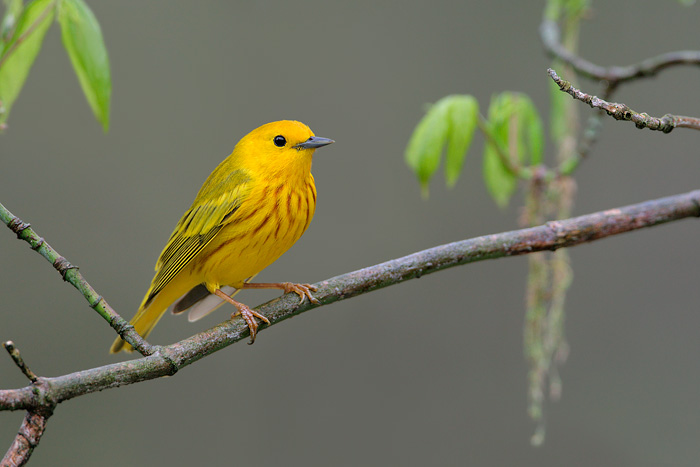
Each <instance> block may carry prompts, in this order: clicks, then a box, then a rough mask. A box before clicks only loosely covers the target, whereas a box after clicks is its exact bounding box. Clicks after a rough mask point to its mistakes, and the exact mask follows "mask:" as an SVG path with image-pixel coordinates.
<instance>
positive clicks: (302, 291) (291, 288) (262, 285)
mask: <svg viewBox="0 0 700 467" xmlns="http://www.w3.org/2000/svg"><path fill="white" fill-rule="evenodd" d="M236 288H237V289H282V290H284V293H289V292H294V293H295V294H297V295H299V297H300V298H301V300H299V303H302V302H303V301H304V298H305V297H306V298H308V299H309V301H310V302H311V303H316V304H318V303H320V302H319V301H318V300H316V298H314V296H313V295H311V292H316V290H318V289H317V288H316V287H315V286H313V285H311V284H294V283H292V282H254V283H250V282H244V283H243V285H242V286H241V287H236Z"/></svg>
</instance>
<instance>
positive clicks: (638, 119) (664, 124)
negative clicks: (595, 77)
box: [547, 68, 700, 133]
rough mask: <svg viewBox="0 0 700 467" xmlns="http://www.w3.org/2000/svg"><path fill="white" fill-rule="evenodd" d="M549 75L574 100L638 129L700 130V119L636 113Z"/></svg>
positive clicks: (555, 75) (554, 74)
mask: <svg viewBox="0 0 700 467" xmlns="http://www.w3.org/2000/svg"><path fill="white" fill-rule="evenodd" d="M547 74H549V76H550V78H552V80H553V81H554V82H555V83H557V86H559V89H561V90H562V91H564V92H565V93H567V94H569V95H570V96H571V97H573V98H574V99H576V100H579V101H581V102H585V103H586V104H588V105H589V106H591V107H592V108H594V109H601V110H604V111H605V112H606V113H607V114H608V115H610V116H611V117H612V118H614V119H615V120H627V121H631V122H634V124H635V125H636V126H637V128H649V129H650V130H657V131H662V132H664V133H670V132H671V131H672V130H673V129H674V128H691V129H693V130H700V118H696V117H684V116H682V115H671V114H666V115H664V116H663V117H661V118H657V117H652V116H651V115H649V114H646V113H639V112H635V111H634V110H632V109H630V108H629V107H628V106H627V105H626V104H618V103H615V102H608V101H606V100H604V99H601V98H600V97H596V96H594V95H592V94H586V93H585V92H583V91H581V90H579V89H577V88H575V87H574V86H573V85H572V84H571V83H570V82H568V81H566V80H564V79H561V78H560V77H559V75H557V72H556V71H554V70H552V69H551V68H548V69H547Z"/></svg>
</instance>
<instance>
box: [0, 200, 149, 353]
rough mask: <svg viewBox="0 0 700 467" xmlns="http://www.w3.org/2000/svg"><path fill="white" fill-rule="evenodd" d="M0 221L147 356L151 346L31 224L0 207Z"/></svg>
mask: <svg viewBox="0 0 700 467" xmlns="http://www.w3.org/2000/svg"><path fill="white" fill-rule="evenodd" d="M0 220H1V221H2V222H4V223H5V225H7V227H8V228H9V229H10V230H12V231H13V232H14V233H15V234H17V238H18V239H20V240H24V241H25V242H27V243H29V245H30V246H31V248H32V250H34V251H36V252H37V253H39V254H40V255H41V256H43V257H44V258H45V259H46V260H47V261H48V262H49V263H51V264H52V265H53V267H54V269H56V271H58V273H59V274H61V277H63V280H64V281H66V282H68V283H70V284H71V285H72V286H73V287H75V288H76V289H78V291H79V292H80V293H82V294H83V296H84V297H85V299H86V300H87V301H88V303H89V304H90V308H92V309H94V310H95V311H96V312H97V313H98V314H99V315H100V316H102V317H103V318H104V319H105V320H106V321H107V322H108V323H109V325H110V326H112V327H113V328H114V329H115V330H116V331H117V333H119V335H120V336H122V338H123V339H124V340H126V341H127V342H128V343H129V344H131V345H132V346H133V347H134V348H135V349H136V350H138V351H139V352H140V353H141V354H142V355H150V354H151V353H153V346H151V345H150V344H149V343H148V342H146V341H145V340H144V339H143V338H142V337H141V336H139V334H138V333H137V332H136V331H134V327H133V326H132V325H130V324H129V323H128V322H127V321H126V320H125V319H124V318H122V317H121V316H119V314H117V312H116V311H114V309H113V308H112V307H111V306H109V304H108V303H107V301H106V300H105V299H104V298H103V297H102V296H101V295H99V294H98V293H97V291H96V290H95V289H93V288H92V286H91V285H90V284H88V282H87V281H86V280H85V278H84V277H83V275H82V274H80V272H78V267H77V266H74V265H72V264H71V263H70V262H68V260H67V259H66V258H64V257H63V256H61V255H60V254H59V253H58V252H57V251H56V250H54V249H53V247H51V245H49V244H48V243H47V242H46V241H45V240H44V239H43V238H42V237H40V236H39V235H38V234H37V233H36V232H35V231H34V229H32V227H31V224H28V223H26V222H24V221H22V219H20V218H19V217H17V216H15V215H14V214H12V213H11V212H10V211H9V210H8V209H7V208H6V207H5V206H3V205H2V204H1V203H0Z"/></svg>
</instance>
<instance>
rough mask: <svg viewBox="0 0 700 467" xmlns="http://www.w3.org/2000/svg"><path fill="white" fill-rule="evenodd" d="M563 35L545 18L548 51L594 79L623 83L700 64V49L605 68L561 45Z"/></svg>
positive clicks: (544, 40) (543, 31)
mask: <svg viewBox="0 0 700 467" xmlns="http://www.w3.org/2000/svg"><path fill="white" fill-rule="evenodd" d="M559 36H560V34H559V26H558V25H557V23H556V22H555V21H552V20H548V19H545V20H544V21H542V24H541V25H540V37H541V38H542V43H543V44H544V48H545V50H546V51H547V53H548V54H549V55H550V56H552V57H556V58H558V59H559V60H561V61H563V62H565V63H567V64H569V65H571V66H572V67H573V68H574V70H576V71H577V72H578V73H580V74H581V75H583V76H586V77H588V78H591V79H596V80H608V81H609V82H614V83H622V82H624V81H631V80H633V79H638V78H648V77H650V76H654V75H656V74H657V73H659V72H660V71H662V70H664V69H666V68H669V67H672V66H676V65H696V66H698V65H700V51H697V50H680V51H676V52H667V53H664V54H661V55H657V56H655V57H651V58H648V59H646V60H643V61H641V62H639V63H637V64H634V65H629V66H611V67H603V66H600V65H596V64H595V63H593V62H590V61H588V60H586V59H584V58H582V57H580V56H578V55H576V54H574V53H573V52H571V51H569V50H567V49H566V47H564V46H563V45H562V44H561V42H560V38H559Z"/></svg>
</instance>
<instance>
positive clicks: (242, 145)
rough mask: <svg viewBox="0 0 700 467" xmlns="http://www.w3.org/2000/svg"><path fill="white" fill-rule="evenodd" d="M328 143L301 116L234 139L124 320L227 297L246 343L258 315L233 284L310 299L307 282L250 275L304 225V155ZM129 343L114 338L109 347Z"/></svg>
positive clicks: (147, 319)
mask: <svg viewBox="0 0 700 467" xmlns="http://www.w3.org/2000/svg"><path fill="white" fill-rule="evenodd" d="M331 143H333V140H330V139H328V138H320V137H318V136H314V133H313V132H312V131H311V129H310V128H309V127H308V126H306V125H304V124H303V123H301V122H296V121H288V120H285V121H280V122H272V123H268V124H267V125H263V126H261V127H260V128H258V129H256V130H253V131H252V132H250V133H248V134H247V135H246V136H244V137H243V139H241V140H240V141H239V142H238V144H237V145H236V147H235V148H234V149H233V152H232V153H231V155H230V156H228V157H227V158H226V159H224V161H223V162H221V164H219V166H218V167H217V168H216V169H214V171H213V172H212V173H211V175H209V177H208V178H207V180H206V181H205V182H204V185H202V188H201V189H200V190H199V193H198V194H197V197H196V198H195V200H194V202H193V203H192V206H191V207H190V208H189V209H188V210H187V212H186V213H185V214H184V215H183V216H182V219H180V222H178V223H177V226H176V227H175V231H174V232H173V234H172V235H171V236H170V240H168V243H167V245H165V248H164V249H163V252H162V253H161V254H160V257H159V258H158V262H157V263H156V275H155V277H154V278H153V281H152V282H151V287H150V288H149V289H148V292H146V296H145V297H144V299H143V302H142V303H141V306H140V307H139V310H138V312H137V313H136V316H134V318H133V319H132V320H131V324H133V325H134V328H135V329H136V331H137V332H138V333H139V334H140V335H141V336H143V337H146V336H148V334H149V333H150V332H151V330H152V329H153V327H154V326H155V325H156V323H158V320H159V319H160V318H161V316H163V314H164V313H165V312H166V310H167V309H168V308H170V309H171V311H172V312H173V313H175V314H177V313H182V312H183V311H185V310H188V309H189V310H190V312H189V316H188V317H189V321H196V320H198V319H200V318H202V317H203V316H205V315H207V314H209V313H210V312H212V311H214V309H216V308H218V307H219V306H220V305H222V304H223V303H224V302H225V301H226V302H229V303H231V304H232V305H234V306H235V307H236V309H237V312H236V313H234V314H233V315H232V316H235V315H237V314H241V315H242V317H243V318H244V319H245V321H246V323H247V324H248V327H249V329H250V337H251V343H252V342H253V341H254V340H255V334H256V332H257V328H258V324H257V322H256V321H255V317H257V318H260V319H261V320H263V321H265V322H267V323H268V324H269V321H268V320H267V318H265V317H264V316H262V315H260V314H258V313H256V312H255V311H253V310H251V309H250V308H249V307H247V306H246V305H244V304H242V303H240V302H238V301H236V300H234V299H233V298H231V296H232V295H234V294H235V292H237V291H238V290H240V289H248V288H256V289H261V288H278V289H282V290H284V291H285V293H287V292H295V293H296V294H298V295H299V296H300V297H301V300H302V301H303V300H304V297H308V298H309V300H311V301H316V300H315V299H314V298H313V296H312V295H311V292H312V291H314V290H315V289H314V287H312V286H310V285H309V284H293V283H290V282H280V283H250V282H248V281H249V280H250V279H252V277H253V276H255V275H256V274H257V273H259V272H260V271H262V270H263V269H264V268H266V267H267V266H269V265H270V264H272V263H273V262H274V261H275V260H276V259H277V258H279V257H280V256H281V255H282V254H283V253H284V252H285V251H287V250H288V249H289V248H290V247H291V246H292V245H293V244H294V242H296V241H297V240H298V239H299V238H300V237H301V235H302V234H303V233H304V231H305V230H306V228H307V227H308V226H309V223H310V222H311V218H312V217H313V215H314V209H315V208H316V186H315V185H314V177H313V175H311V158H312V156H313V154H314V151H315V150H316V149H317V148H320V147H322V146H326V145H328V144H331ZM122 349H124V350H127V351H132V350H133V349H132V347H131V346H130V345H129V344H127V343H126V342H124V341H123V340H122V339H121V338H117V340H115V341H114V344H112V348H111V349H110V352H111V353H116V352H119V351H120V350H122Z"/></svg>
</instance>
